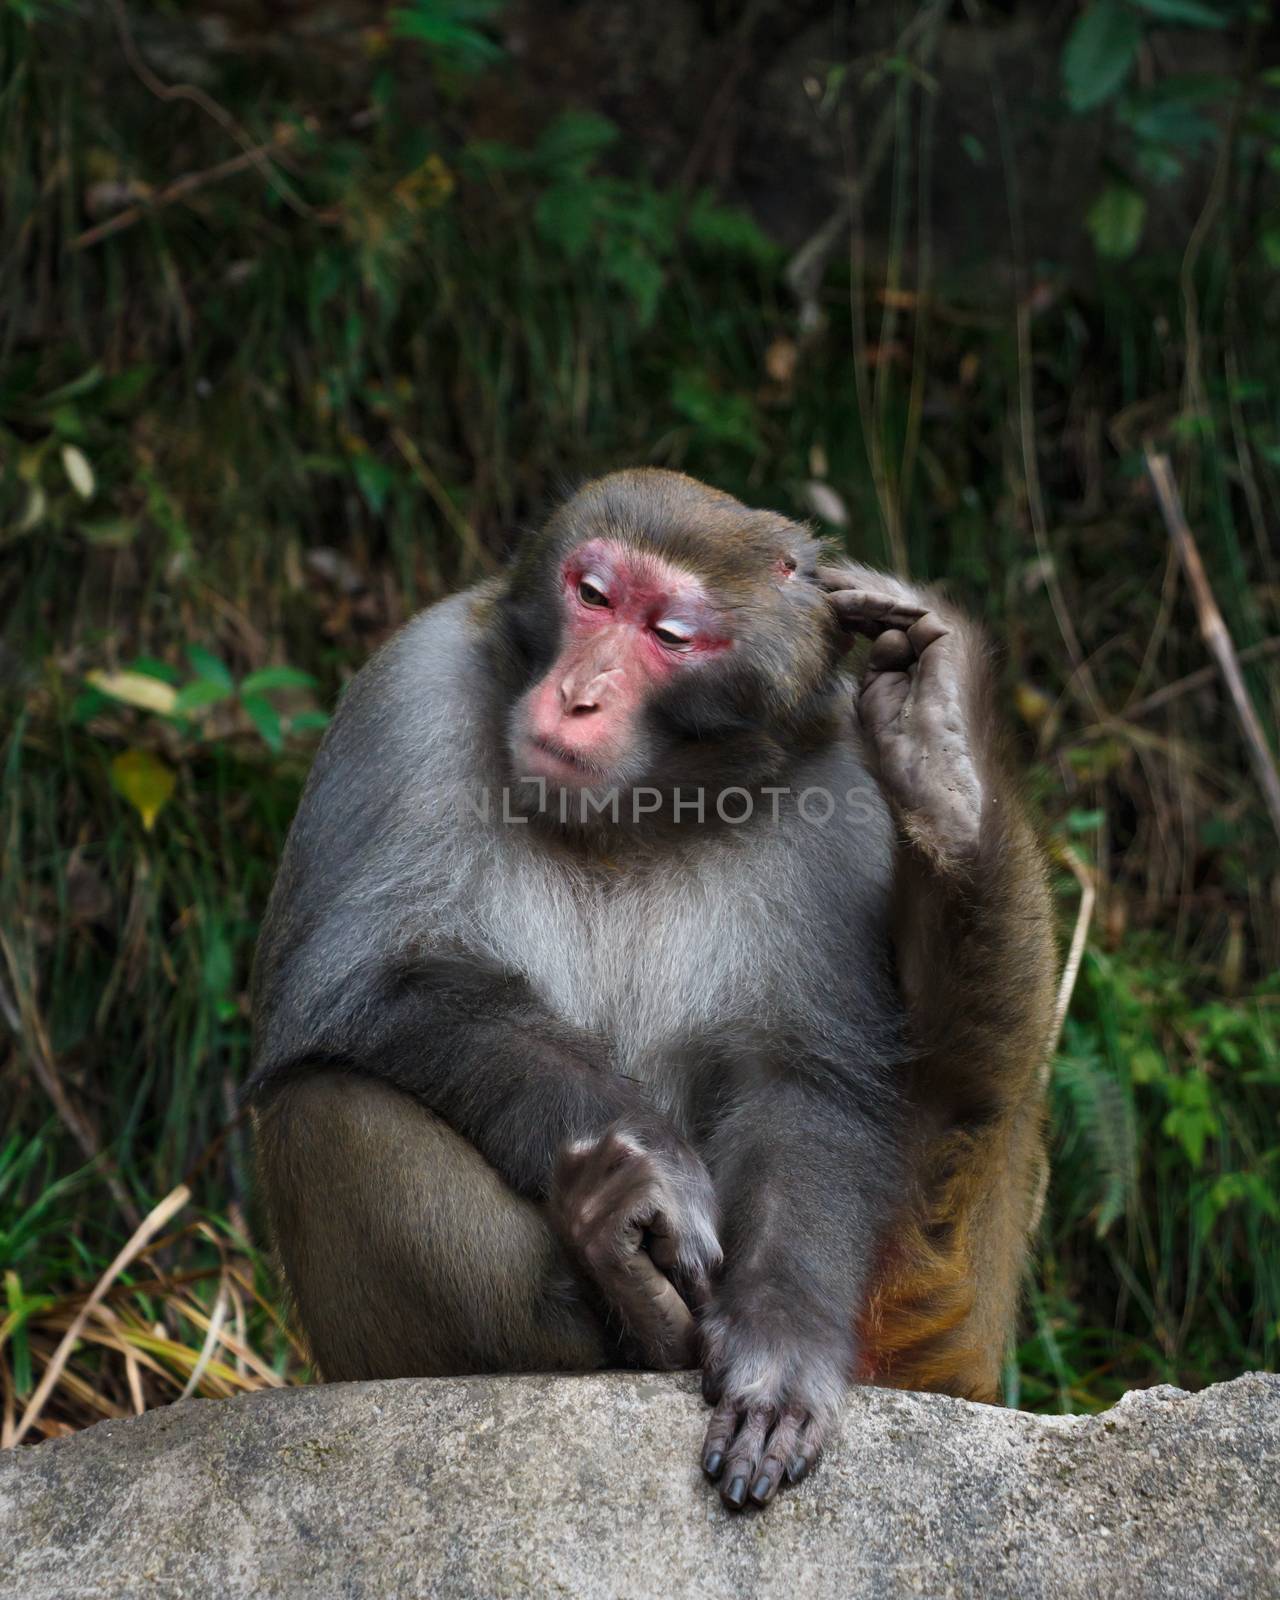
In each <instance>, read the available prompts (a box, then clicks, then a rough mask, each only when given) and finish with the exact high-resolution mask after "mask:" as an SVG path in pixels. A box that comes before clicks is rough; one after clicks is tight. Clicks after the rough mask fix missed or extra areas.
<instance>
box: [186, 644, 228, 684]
mask: <svg viewBox="0 0 1280 1600" xmlns="http://www.w3.org/2000/svg"><path fill="white" fill-rule="evenodd" d="M187 660H188V661H189V662H190V663H191V665H192V666H193V667H194V668H195V672H196V676H197V677H198V678H203V679H204V680H205V681H206V682H207V683H216V684H217V685H218V686H219V687H220V688H222V689H226V690H228V691H230V690H232V689H234V688H235V686H236V685H235V679H234V678H233V677H232V676H231V669H230V667H228V666H227V664H226V662H225V661H223V660H222V659H221V658H220V657H218V656H215V655H214V654H213V652H212V651H211V650H206V649H205V648H204V646H203V645H199V644H189V645H188V646H187Z"/></svg>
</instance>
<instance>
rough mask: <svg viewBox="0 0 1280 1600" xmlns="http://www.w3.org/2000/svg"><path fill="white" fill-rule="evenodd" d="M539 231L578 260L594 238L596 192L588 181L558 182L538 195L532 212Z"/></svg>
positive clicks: (550, 241) (548, 240)
mask: <svg viewBox="0 0 1280 1600" xmlns="http://www.w3.org/2000/svg"><path fill="white" fill-rule="evenodd" d="M533 218H534V222H535V223H536V224H537V228H538V232H539V233H540V234H541V235H542V237H543V238H544V239H545V240H546V241H547V243H548V244H553V245H558V246H559V248H560V249H561V250H563V251H564V253H565V255H567V256H568V257H569V258H570V260H576V259H577V258H578V257H579V256H581V255H582V253H583V252H584V251H585V250H586V248H587V246H588V245H589V244H590V242H591V237H592V233H593V232H594V229H595V219H596V196H595V192H594V186H593V185H592V184H589V183H578V182H566V183H555V184H552V186H551V187H550V188H549V189H548V190H546V192H545V193H544V194H543V195H541V196H540V197H539V200H538V204H537V206H536V207H535V209H534V213H533Z"/></svg>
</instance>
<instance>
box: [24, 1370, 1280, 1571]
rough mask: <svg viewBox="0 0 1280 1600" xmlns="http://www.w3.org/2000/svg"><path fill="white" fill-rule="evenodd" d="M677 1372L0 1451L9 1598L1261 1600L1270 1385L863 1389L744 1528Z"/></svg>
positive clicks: (152, 1423)
mask: <svg viewBox="0 0 1280 1600" xmlns="http://www.w3.org/2000/svg"><path fill="white" fill-rule="evenodd" d="M703 1417H704V1413H703V1407H702V1404H701V1401H700V1399H699V1398H698V1396H697V1394H696V1392H695V1388H694V1383H693V1380H692V1379H691V1378H687V1377H679V1378H668V1377H656V1376H653V1375H650V1374H619V1373H612V1374H607V1375H599V1376H591V1377H580V1378H575V1377H569V1378H566V1377H559V1378H555V1377H509V1378H508V1377H504V1378H457V1379H436V1380H417V1381H404V1382H400V1383H380V1384H373V1383H362V1384H342V1385H333V1386H331V1387H329V1388H315V1389H295V1390H287V1391H277V1392H274V1393H271V1394H266V1395H255V1396H251V1397H247V1398H245V1399H239V1400H230V1401H207V1400H197V1401H190V1402H187V1403H186V1404H184V1405H176V1406H172V1407H170V1408H169V1409H167V1410H163V1411H153V1412H150V1413H149V1414H148V1415H146V1416H144V1417H141V1418H138V1419H136V1420H129V1421H124V1422H103V1423H100V1424H99V1425H98V1426H97V1427H95V1428H91V1429H90V1430H89V1431H88V1432H86V1433H82V1434H77V1435H75V1436H73V1437H70V1438H67V1439H60V1440H56V1441H54V1442H52V1443H48V1444H42V1445H38V1446H35V1447H34V1448H30V1449H26V1448H24V1449H19V1450H17V1451H10V1452H8V1453H6V1454H5V1455H3V1456H0V1596H4V1597H5V1600H8V1597H10V1596H13V1597H18V1596H21V1597H22V1600H45V1597H53V1596H67V1597H71V1596H75V1597H76V1600H84V1597H90V1596H108V1595H111V1596H115V1595H127V1596H130V1597H133V1596H170V1595H172V1596H178V1595H183V1596H198V1595H218V1596H242V1595H243V1596H249V1595H253V1596H277V1595H290V1596H291V1595H307V1596H327V1595H342V1596H349V1597H357V1600H359V1597H364V1596H373V1595H396V1596H399V1595H442V1596H448V1597H450V1600H453V1597H459V1600H462V1597H470V1596H477V1597H479V1596H484V1597H486V1600H488V1597H491V1596H508V1595H511V1596H517V1595H519V1596H523V1595H533V1596H539V1597H540V1596H543V1595H575V1596H592V1597H594V1596H600V1597H607V1600H622V1597H632V1596H634V1597H636V1600H653V1597H658V1600H678V1597H681V1596H686V1595H689V1596H693V1595H696V1596H698V1597H700V1600H701V1597H704V1596H705V1597H709V1600H720V1597H722V1596H723V1597H726V1600H730V1597H731V1600H748V1597H752V1600H754V1597H764V1600H767V1597H771V1596H778V1597H784V1596H785V1597H786V1600H797V1597H805V1600H826V1597H829V1596H830V1597H835V1596H840V1597H845V1596H855V1595H875V1596H891V1595H899V1594H903V1595H911V1594H924V1595H956V1596H966V1595H982V1596H984V1597H989V1596H999V1595H1018V1596H1024V1595H1026V1596H1036V1595H1045V1596H1050V1595H1051V1596H1054V1597H1055V1600H1057V1597H1059V1596H1075V1595H1079V1596H1085V1595H1087V1596H1090V1597H1097V1596H1103V1597H1105V1600H1120V1597H1127V1596H1134V1595H1153V1596H1154V1595H1160V1596H1178V1595H1186V1596H1195V1597H1197V1600H1202V1597H1204V1596H1210V1595H1230V1596H1232V1597H1233V1600H1234V1597H1243V1596H1259V1595H1262V1596H1266V1595H1276V1596H1280V1376H1264V1375H1262V1374H1254V1375H1252V1376H1249V1377H1245V1378H1239V1379H1237V1380H1236V1381H1235V1382H1234V1383H1225V1384H1219V1385H1218V1386H1216V1387H1215V1388H1212V1389H1207V1390H1205V1391H1204V1392H1203V1393H1201V1394H1195V1395H1191V1394H1185V1393H1183V1392H1182V1391H1181V1390H1177V1389H1169V1388H1160V1389H1149V1390H1146V1391H1140V1392H1135V1393H1133V1394H1130V1395H1128V1396H1126V1398H1125V1399H1124V1400H1123V1401H1122V1402H1121V1404H1120V1405H1118V1406H1116V1407H1115V1408H1114V1410H1112V1411H1109V1412H1107V1413H1105V1415H1103V1416H1100V1417H1090V1418H1060V1417H1052V1418H1051V1417H1037V1416H1029V1415H1026V1414H1023V1413H1019V1412H1011V1411H1001V1410H997V1409H995V1408H993V1407H988V1406H976V1405H969V1404H967V1403H965V1402H963V1401H958V1400H948V1399H944V1398H941V1397H939V1396H936V1395H909V1394H899V1393H896V1392H893V1391H890V1390H883V1389H864V1390H861V1391H859V1392H858V1393H856V1394H855V1395H854V1396H853V1398H852V1400H851V1402H850V1404H849V1409H848V1413H847V1416H846V1420H845V1424H844V1429H843V1433H842V1436H841V1438H840V1439H839V1440H838V1441H837V1442H836V1443H835V1445H834V1446H833V1447H832V1449H831V1450H830V1451H829V1453H828V1455H827V1458H826V1460H825V1461H824V1463H823V1464H822V1466H821V1468H820V1469H819V1470H818V1472H817V1473H815V1474H814V1476H813V1477H812V1478H810V1479H809V1480H808V1482H806V1483H804V1484H802V1485H801V1486H800V1487H799V1488H796V1489H792V1490H790V1491H788V1492H784V1494H783V1495H782V1496H780V1497H779V1499H778V1501H777V1502H775V1504H774V1505H773V1506H772V1507H771V1508H770V1510H769V1511H767V1512H765V1513H763V1514H755V1513H747V1514H745V1515H742V1516H733V1515H731V1514H730V1513H728V1512H726V1511H725V1510H723V1509H722V1507H721V1505H720V1502H719V1501H718V1499H716V1497H715V1496H714V1494H713V1493H712V1492H711V1491H710V1489H709V1487H708V1486H707V1485H706V1484H705V1483H704V1482H703V1480H702V1478H701V1476H700V1474H699V1472H698V1470H697V1465H696V1458H695V1456H696V1449H697V1444H698V1441H699V1439H700V1437H701V1429H702V1424H703Z"/></svg>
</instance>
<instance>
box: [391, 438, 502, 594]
mask: <svg viewBox="0 0 1280 1600" xmlns="http://www.w3.org/2000/svg"><path fill="white" fill-rule="evenodd" d="M391 438H392V440H393V441H394V443H395V447H396V449H397V450H398V451H399V452H400V454H401V455H402V456H403V457H404V458H405V460H406V461H407V462H408V463H409V466H410V468H411V469H412V471H413V475H414V477H415V478H417V480H418V482H419V483H420V484H421V485H422V487H423V488H424V489H425V490H426V491H427V493H428V494H429V495H430V496H431V498H432V499H433V500H434V501H435V503H436V505H437V507H438V508H439V510H440V514H441V516H443V517H444V519H445V521H446V522H447V523H448V524H449V526H450V527H451V528H452V529H453V531H454V532H455V533H456V534H457V535H458V538H459V539H460V540H461V541H462V547H463V549H464V550H465V551H466V552H467V554H468V555H469V556H470V557H471V559H472V560H473V561H474V562H475V563H476V565H477V566H478V567H481V568H482V569H483V570H484V571H485V572H492V571H494V569H495V567H496V565H497V563H496V562H495V561H494V559H493V557H492V556H491V555H490V554H489V552H488V551H487V550H486V549H485V548H484V546H483V545H482V544H481V543H480V541H479V539H478V538H477V537H476V531H475V529H474V528H473V527H472V526H471V524H470V523H469V522H468V521H467V519H466V518H465V517H464V516H463V515H462V514H461V513H460V512H459V510H458V508H457V506H455V505H454V503H453V501H452V500H450V498H449V496H448V495H447V494H446V493H445V490H444V485H443V484H442V483H441V482H440V480H439V478H437V477H436V475H435V473H434V472H432V470H431V468H430V467H429V466H428V465H427V463H426V462H425V461H424V460H423V456H422V452H421V450H419V449H418V447H417V445H416V444H414V442H413V440H412V439H411V438H410V437H409V435H408V434H407V433H406V432H405V431H404V429H403V428H392V430H391Z"/></svg>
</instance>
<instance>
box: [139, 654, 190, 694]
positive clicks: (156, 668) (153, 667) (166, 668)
mask: <svg viewBox="0 0 1280 1600" xmlns="http://www.w3.org/2000/svg"><path fill="white" fill-rule="evenodd" d="M129 671H130V672H141V673H143V674H144V675H145V676H146V677H148V678H159V680H160V682H161V683H167V684H169V686H170V687H171V688H174V689H176V688H177V687H178V684H179V683H180V682H181V681H182V674H181V672H179V671H178V669H177V667H174V666H170V664H169V663H168V662H167V661H157V660H156V658H155V656H135V657H134V659H133V660H132V661H131V662H130V663H129Z"/></svg>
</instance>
